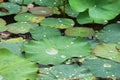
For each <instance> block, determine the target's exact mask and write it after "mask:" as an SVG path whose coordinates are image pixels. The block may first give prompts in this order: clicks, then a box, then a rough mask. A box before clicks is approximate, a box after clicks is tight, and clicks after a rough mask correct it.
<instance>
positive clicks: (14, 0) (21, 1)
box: [9, 0, 34, 4]
mask: <svg viewBox="0 0 120 80" xmlns="http://www.w3.org/2000/svg"><path fill="white" fill-rule="evenodd" d="M33 1H34V0H9V2H12V3H18V4H30V3H33Z"/></svg>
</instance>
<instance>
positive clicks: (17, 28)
mask: <svg viewBox="0 0 120 80" xmlns="http://www.w3.org/2000/svg"><path fill="white" fill-rule="evenodd" d="M37 26H38V24H36V23H32V22H16V23H12V24H8V25H7V31H9V32H11V33H14V34H18V33H22V34H24V33H27V32H29V30H30V29H32V28H35V27H37Z"/></svg>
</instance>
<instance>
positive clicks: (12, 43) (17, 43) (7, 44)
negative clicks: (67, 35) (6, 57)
mask: <svg viewBox="0 0 120 80" xmlns="http://www.w3.org/2000/svg"><path fill="white" fill-rule="evenodd" d="M23 42H24V40H23V39H21V40H20V39H18V38H16V40H15V39H14V40H13V39H12V40H6V41H2V42H0V47H1V48H6V49H8V50H9V51H11V52H12V53H14V54H16V55H19V56H22V54H21V53H22V51H21V47H22V45H23Z"/></svg>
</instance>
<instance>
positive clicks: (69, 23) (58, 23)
mask: <svg viewBox="0 0 120 80" xmlns="http://www.w3.org/2000/svg"><path fill="white" fill-rule="evenodd" d="M40 24H41V26H50V27H54V28H60V29H64V28H69V27H73V26H74V21H73V20H72V19H68V18H45V19H44V20H42V21H41V23H40Z"/></svg>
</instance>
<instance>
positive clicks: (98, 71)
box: [83, 57, 120, 78]
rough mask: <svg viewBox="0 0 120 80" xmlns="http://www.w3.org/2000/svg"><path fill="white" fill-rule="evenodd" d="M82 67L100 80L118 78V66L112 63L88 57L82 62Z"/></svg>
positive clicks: (119, 71)
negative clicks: (102, 79) (86, 68)
mask: <svg viewBox="0 0 120 80" xmlns="http://www.w3.org/2000/svg"><path fill="white" fill-rule="evenodd" d="M83 65H84V66H86V67H88V69H89V70H90V71H91V72H92V73H93V75H95V76H96V77H100V78H120V64H119V63H116V62H114V61H110V60H106V59H101V58H97V57H90V58H88V59H86V60H85V61H84V62H83Z"/></svg>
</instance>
